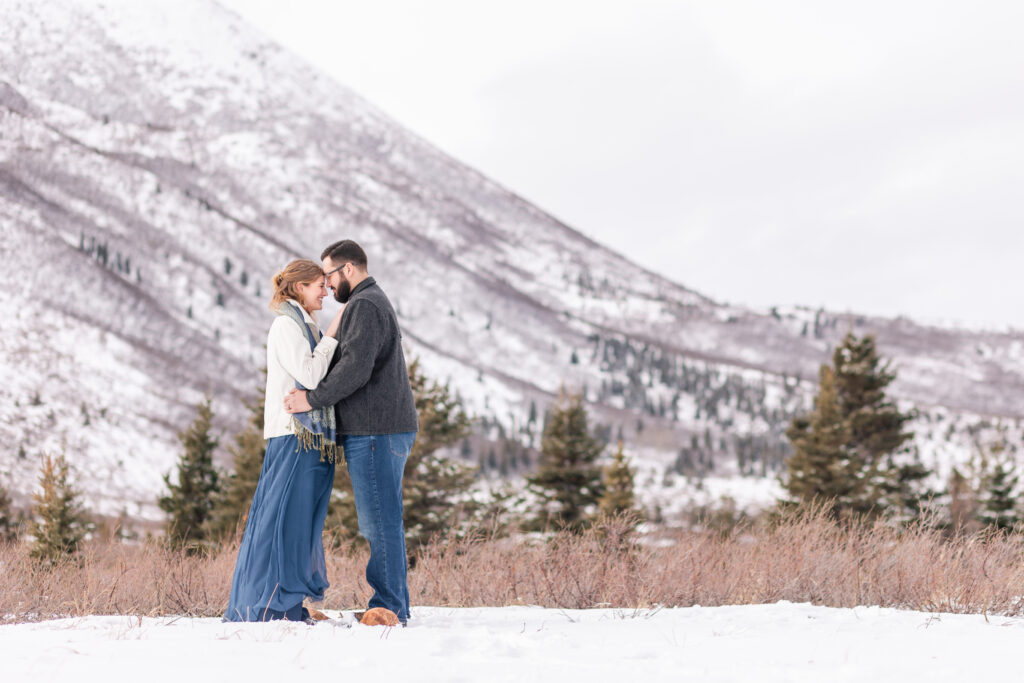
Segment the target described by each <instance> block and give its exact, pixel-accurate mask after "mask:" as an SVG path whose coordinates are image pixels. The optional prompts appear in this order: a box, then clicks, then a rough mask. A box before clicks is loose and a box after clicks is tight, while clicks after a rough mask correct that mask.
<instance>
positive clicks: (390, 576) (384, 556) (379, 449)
mask: <svg viewBox="0 0 1024 683" xmlns="http://www.w3.org/2000/svg"><path fill="white" fill-rule="evenodd" d="M415 440H416V432H405V433H402V434H374V435H371V436H353V435H349V436H345V437H344V441H343V446H344V448H345V462H346V465H347V467H348V474H349V477H350V478H351V479H352V491H353V493H354V494H355V499H356V515H357V516H358V518H359V533H360V534H361V535H362V536H363V538H365V539H366V540H367V541H369V542H370V561H369V563H367V565H366V582H367V583H369V584H370V588H372V589H373V597H372V598H370V604H369V606H370V608H373V607H384V608H387V609H389V610H391V611H392V612H394V613H395V614H397V615H398V618H399V620H401V621H402V622H403V623H404V622H405V621H407V620H408V619H409V584H408V582H407V580H406V573H407V569H408V557H407V555H406V551H405V525H404V523H403V522H402V512H403V510H402V475H403V474H404V472H405V461H406V460H407V459H408V458H409V451H410V450H412V444H413V442H414V441H415Z"/></svg>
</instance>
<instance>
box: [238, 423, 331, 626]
mask: <svg viewBox="0 0 1024 683" xmlns="http://www.w3.org/2000/svg"><path fill="white" fill-rule="evenodd" d="M333 485H334V465H333V464H332V463H329V462H320V452H319V451H315V450H306V449H303V448H300V447H299V440H298V439H297V438H296V437H295V436H293V435H289V436H276V437H274V438H272V439H270V440H269V441H268V442H267V453H266V455H265V456H264V457H263V469H262V471H261V472H260V480H259V484H257V486H256V493H255V495H254V496H253V499H252V506H250V508H249V518H248V521H247V522H246V525H245V533H244V534H243V535H242V545H241V547H240V548H239V549H238V561H237V562H236V563H235V575H234V578H233V579H232V581H231V598H230V600H229V601H228V608H227V611H226V612H225V613H224V619H225V620H226V621H269V620H271V619H282V618H287V619H295V620H298V619H299V618H300V613H301V610H302V601H303V599H304V598H307V597H308V598H310V599H312V600H316V601H319V600H323V599H324V591H325V590H326V589H327V587H328V586H329V585H330V584H329V583H328V582H327V566H326V563H325V562H324V544H323V531H324V518H325V517H326V516H327V503H328V501H329V500H330V497H331V488H332V486H333Z"/></svg>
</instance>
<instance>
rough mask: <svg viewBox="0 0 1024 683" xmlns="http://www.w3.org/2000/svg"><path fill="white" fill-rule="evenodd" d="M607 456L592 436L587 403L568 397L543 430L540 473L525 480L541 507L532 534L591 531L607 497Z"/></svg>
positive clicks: (553, 411) (577, 397) (557, 408)
mask: <svg viewBox="0 0 1024 683" xmlns="http://www.w3.org/2000/svg"><path fill="white" fill-rule="evenodd" d="M602 450H603V446H602V445H601V443H600V442H599V441H598V440H597V439H595V438H594V437H593V436H591V434H590V426H589V424H588V422H587V411H586V408H585V407H584V406H583V400H582V398H581V397H580V396H569V397H568V398H567V399H566V398H565V397H563V399H562V401H561V402H560V405H557V406H556V407H555V408H554V409H553V410H552V411H551V414H550V419H549V420H548V423H547V426H546V427H545V429H544V435H543V438H542V439H541V447H540V463H539V466H538V468H537V472H536V474H534V475H533V476H532V477H527V480H526V481H527V483H528V485H529V488H530V490H531V491H532V492H533V493H535V494H536V495H537V496H538V497H539V498H540V499H541V502H542V506H541V510H540V511H539V513H538V515H537V516H536V517H535V518H534V519H533V521H532V524H531V526H532V527H533V528H538V529H545V528H551V527H552V526H558V527H564V528H567V529H570V530H573V531H580V530H582V529H584V528H585V527H586V526H588V518H589V516H590V515H591V514H592V513H593V511H594V509H595V508H596V507H597V504H598V501H599V500H600V498H601V494H602V493H603V486H602V484H601V468H600V467H599V466H598V465H597V459H598V458H599V457H600V456H601V451H602Z"/></svg>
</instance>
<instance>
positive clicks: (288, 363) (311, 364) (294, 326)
mask: <svg viewBox="0 0 1024 683" xmlns="http://www.w3.org/2000/svg"><path fill="white" fill-rule="evenodd" d="M337 346H338V340H337V339H335V338H334V337H329V336H327V335H326V334H325V335H324V336H323V337H321V339H320V342H319V343H318V344H317V345H316V349H314V350H313V351H312V352H310V350H309V340H308V339H307V338H306V333H305V332H304V331H303V330H301V329H299V325H298V323H296V322H295V321H294V320H292V319H291V318H286V317H285V316H283V315H282V316H278V317H277V318H276V319H275V320H274V322H273V324H272V325H271V326H270V334H269V335H268V336H267V354H268V355H273V357H274V358H276V359H277V362H278V363H280V365H281V367H282V368H284V370H285V372H287V373H288V374H289V375H291V376H292V378H293V379H294V380H296V381H297V382H299V384H301V385H302V386H304V387H306V388H307V389H315V388H316V385H318V384H319V383H320V380H322V379H323V378H324V375H326V374H327V368H328V367H329V366H330V363H331V356H332V355H333V354H334V349H335V348H337Z"/></svg>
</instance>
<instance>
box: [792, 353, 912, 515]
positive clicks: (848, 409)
mask: <svg viewBox="0 0 1024 683" xmlns="http://www.w3.org/2000/svg"><path fill="white" fill-rule="evenodd" d="M895 376H896V375H895V373H894V372H892V371H891V370H890V369H889V364H888V363H884V364H883V363H882V361H881V359H880V357H879V356H878V352H877V350H876V348H875V340H874V338H873V337H871V336H867V337H864V338H858V337H856V336H854V335H853V334H847V335H846V337H845V338H844V339H843V342H842V343H841V344H840V345H839V346H838V347H837V348H836V350H835V352H834V353H833V355H832V366H828V365H824V366H822V369H821V372H820V379H819V391H818V397H817V398H816V399H815V408H814V410H813V411H812V412H811V414H810V415H808V416H801V417H798V418H796V419H795V420H793V422H792V423H791V424H790V427H789V428H788V429H787V430H786V436H788V437H789V439H790V441H791V443H792V444H793V449H794V454H793V456H792V457H791V458H790V459H789V461H788V462H787V465H788V469H789V481H787V482H786V489H787V491H788V492H789V494H790V496H791V497H792V498H793V499H794V500H795V501H796V502H807V501H809V500H811V499H814V498H819V499H831V500H833V501H834V503H833V508H832V512H833V514H835V515H841V514H850V513H853V514H862V515H863V514H881V513H886V512H888V513H891V514H894V515H896V516H897V517H902V518H906V517H912V516H914V515H916V514H917V513H918V512H919V511H920V508H921V499H922V498H923V496H924V495H925V493H926V492H924V491H923V490H922V486H923V484H922V482H923V480H924V479H925V478H926V477H927V476H929V474H930V473H929V472H928V470H927V469H925V468H924V467H923V466H922V465H921V464H920V463H919V462H907V460H906V457H904V454H905V452H906V450H905V444H906V443H907V441H909V440H910V439H911V438H912V437H913V435H912V434H911V433H909V432H905V431H904V427H905V426H906V424H907V422H909V421H910V420H911V419H913V415H911V414H907V413H902V412H900V410H899V409H898V408H897V407H896V406H895V405H894V404H893V403H892V402H891V401H889V400H888V399H887V397H886V395H885V390H886V388H887V387H888V385H889V384H890V383H891V382H892V381H893V379H895Z"/></svg>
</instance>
